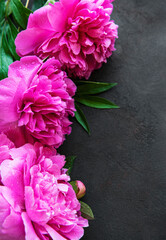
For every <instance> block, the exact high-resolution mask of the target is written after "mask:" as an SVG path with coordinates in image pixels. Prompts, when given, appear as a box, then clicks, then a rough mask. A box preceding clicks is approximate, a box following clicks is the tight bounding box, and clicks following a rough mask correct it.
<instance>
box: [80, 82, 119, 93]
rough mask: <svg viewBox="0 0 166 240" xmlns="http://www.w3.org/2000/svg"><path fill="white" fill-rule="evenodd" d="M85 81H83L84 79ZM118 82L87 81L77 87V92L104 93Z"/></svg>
mask: <svg viewBox="0 0 166 240" xmlns="http://www.w3.org/2000/svg"><path fill="white" fill-rule="evenodd" d="M82 82H83V81H82ZM116 85H117V83H102V82H88V81H87V82H86V81H84V84H82V85H79V86H78V87H77V94H79V95H81V94H97V93H102V92H104V91H107V90H109V89H111V88H112V87H114V86H116Z"/></svg>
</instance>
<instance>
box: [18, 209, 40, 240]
mask: <svg viewBox="0 0 166 240" xmlns="http://www.w3.org/2000/svg"><path fill="white" fill-rule="evenodd" d="M21 217H22V220H23V223H24V227H25V240H40V239H39V238H38V236H37V235H36V233H35V230H34V228H33V226H32V222H31V220H30V218H29V217H28V215H27V213H26V212H23V213H22V214H21Z"/></svg>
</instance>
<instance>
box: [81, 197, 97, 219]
mask: <svg viewBox="0 0 166 240" xmlns="http://www.w3.org/2000/svg"><path fill="white" fill-rule="evenodd" d="M79 202H80V204H81V215H82V217H84V218H86V219H88V220H93V219H94V215H93V212H92V209H91V208H90V207H89V206H88V204H86V203H84V202H82V201H79Z"/></svg>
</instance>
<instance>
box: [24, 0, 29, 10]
mask: <svg viewBox="0 0 166 240" xmlns="http://www.w3.org/2000/svg"><path fill="white" fill-rule="evenodd" d="M28 4H29V0H27V1H26V4H25V7H26V8H27V7H28Z"/></svg>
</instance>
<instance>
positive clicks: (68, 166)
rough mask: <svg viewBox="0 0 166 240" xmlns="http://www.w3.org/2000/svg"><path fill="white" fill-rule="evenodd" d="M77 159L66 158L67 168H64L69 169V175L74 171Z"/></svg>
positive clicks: (73, 157) (72, 157)
mask: <svg viewBox="0 0 166 240" xmlns="http://www.w3.org/2000/svg"><path fill="white" fill-rule="evenodd" d="M75 159H76V156H69V157H66V159H65V160H66V163H65V166H64V168H67V169H68V171H67V172H68V174H69V175H70V173H71V170H72V167H73V164H74V160H75Z"/></svg>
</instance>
